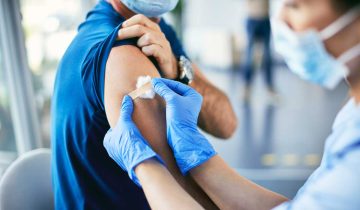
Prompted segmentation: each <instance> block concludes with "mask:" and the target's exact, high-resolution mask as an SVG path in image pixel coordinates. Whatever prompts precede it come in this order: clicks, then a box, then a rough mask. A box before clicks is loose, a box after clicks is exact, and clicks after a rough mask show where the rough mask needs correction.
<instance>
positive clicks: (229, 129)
mask: <svg viewBox="0 0 360 210" xmlns="http://www.w3.org/2000/svg"><path fill="white" fill-rule="evenodd" d="M237 126H238V120H237V118H236V116H235V115H234V116H232V117H231V118H230V120H229V121H228V123H227V124H226V126H224V127H223V130H222V131H221V135H220V136H219V137H220V138H222V139H224V140H226V139H230V138H231V137H232V136H233V135H234V133H235V131H236V128H237Z"/></svg>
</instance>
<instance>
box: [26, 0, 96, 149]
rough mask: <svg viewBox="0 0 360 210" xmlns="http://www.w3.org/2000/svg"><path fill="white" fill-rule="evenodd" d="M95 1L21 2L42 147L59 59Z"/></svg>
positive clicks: (47, 131)
mask: <svg viewBox="0 0 360 210" xmlns="http://www.w3.org/2000/svg"><path fill="white" fill-rule="evenodd" d="M96 2H97V1H96V0H21V1H20V3H21V13H22V26H23V28H24V31H25V44H26V50H27V57H28V63H29V66H30V70H31V74H32V80H33V83H34V89H35V100H36V106H37V110H38V116H39V119H40V125H41V132H42V133H41V137H42V140H43V146H47V147H48V146H50V131H51V128H50V120H51V119H50V105H51V101H50V99H51V96H52V91H53V85H54V80H55V75H56V70H57V65H58V63H59V60H60V59H61V57H62V56H63V54H64V52H65V50H66V49H67V47H68V46H69V44H70V42H71V41H72V39H73V37H74V36H75V35H76V32H77V27H78V25H79V24H80V23H81V22H82V21H83V20H84V19H85V15H86V13H87V12H88V11H89V10H90V9H91V7H93V5H95V3H96Z"/></svg>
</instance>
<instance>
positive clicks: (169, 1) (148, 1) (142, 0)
mask: <svg viewBox="0 0 360 210" xmlns="http://www.w3.org/2000/svg"><path fill="white" fill-rule="evenodd" d="M121 2H122V3H123V4H125V5H126V6H127V7H128V8H129V9H130V10H131V11H133V12H135V13H137V14H143V15H145V16H146V17H159V16H161V15H163V14H165V13H167V12H170V11H171V10H173V9H174V8H175V7H176V5H177V4H178V2H179V0H121Z"/></svg>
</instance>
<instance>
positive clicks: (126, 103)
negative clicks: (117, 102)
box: [120, 95, 134, 120]
mask: <svg viewBox="0 0 360 210" xmlns="http://www.w3.org/2000/svg"><path fill="white" fill-rule="evenodd" d="M133 111H134V105H133V101H132V99H131V97H130V96H128V95H126V96H124V98H123V101H122V105H121V113H120V114H121V119H123V120H131V119H132V117H131V116H132V113H133Z"/></svg>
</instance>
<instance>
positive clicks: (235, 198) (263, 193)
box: [190, 155, 306, 210]
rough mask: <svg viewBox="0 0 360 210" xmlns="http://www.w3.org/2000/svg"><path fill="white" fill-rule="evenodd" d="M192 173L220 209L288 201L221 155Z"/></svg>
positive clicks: (268, 206)
mask: <svg viewBox="0 0 360 210" xmlns="http://www.w3.org/2000/svg"><path fill="white" fill-rule="evenodd" d="M190 174H191V175H192V177H193V178H194V179H195V181H196V182H197V183H198V184H199V185H200V186H201V187H202V189H203V190H204V191H205V192H206V193H207V194H208V195H209V196H210V198H211V199H212V200H213V201H214V202H215V203H216V205H217V206H218V207H219V208H220V209H257V210H262V209H264V210H269V209H272V208H273V207H275V206H278V205H279V204H281V203H283V202H285V201H287V199H286V198H285V197H283V196H281V195H279V194H277V193H274V192H272V191H269V190H267V189H265V188H263V187H261V186H258V185H256V184H255V183H253V182H251V181H250V180H248V179H246V178H244V177H242V176H240V175H239V174H238V173H237V172H236V171H235V170H233V169H232V168H231V167H229V166H228V165H227V164H226V163H225V161H224V160H223V159H222V158H221V157H220V156H218V155H217V156H215V157H213V158H211V159H210V160H209V161H207V162H205V163H204V164H202V165H200V166H198V167H196V168H194V169H192V170H191V171H190ZM305 209H306V208H305Z"/></svg>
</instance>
